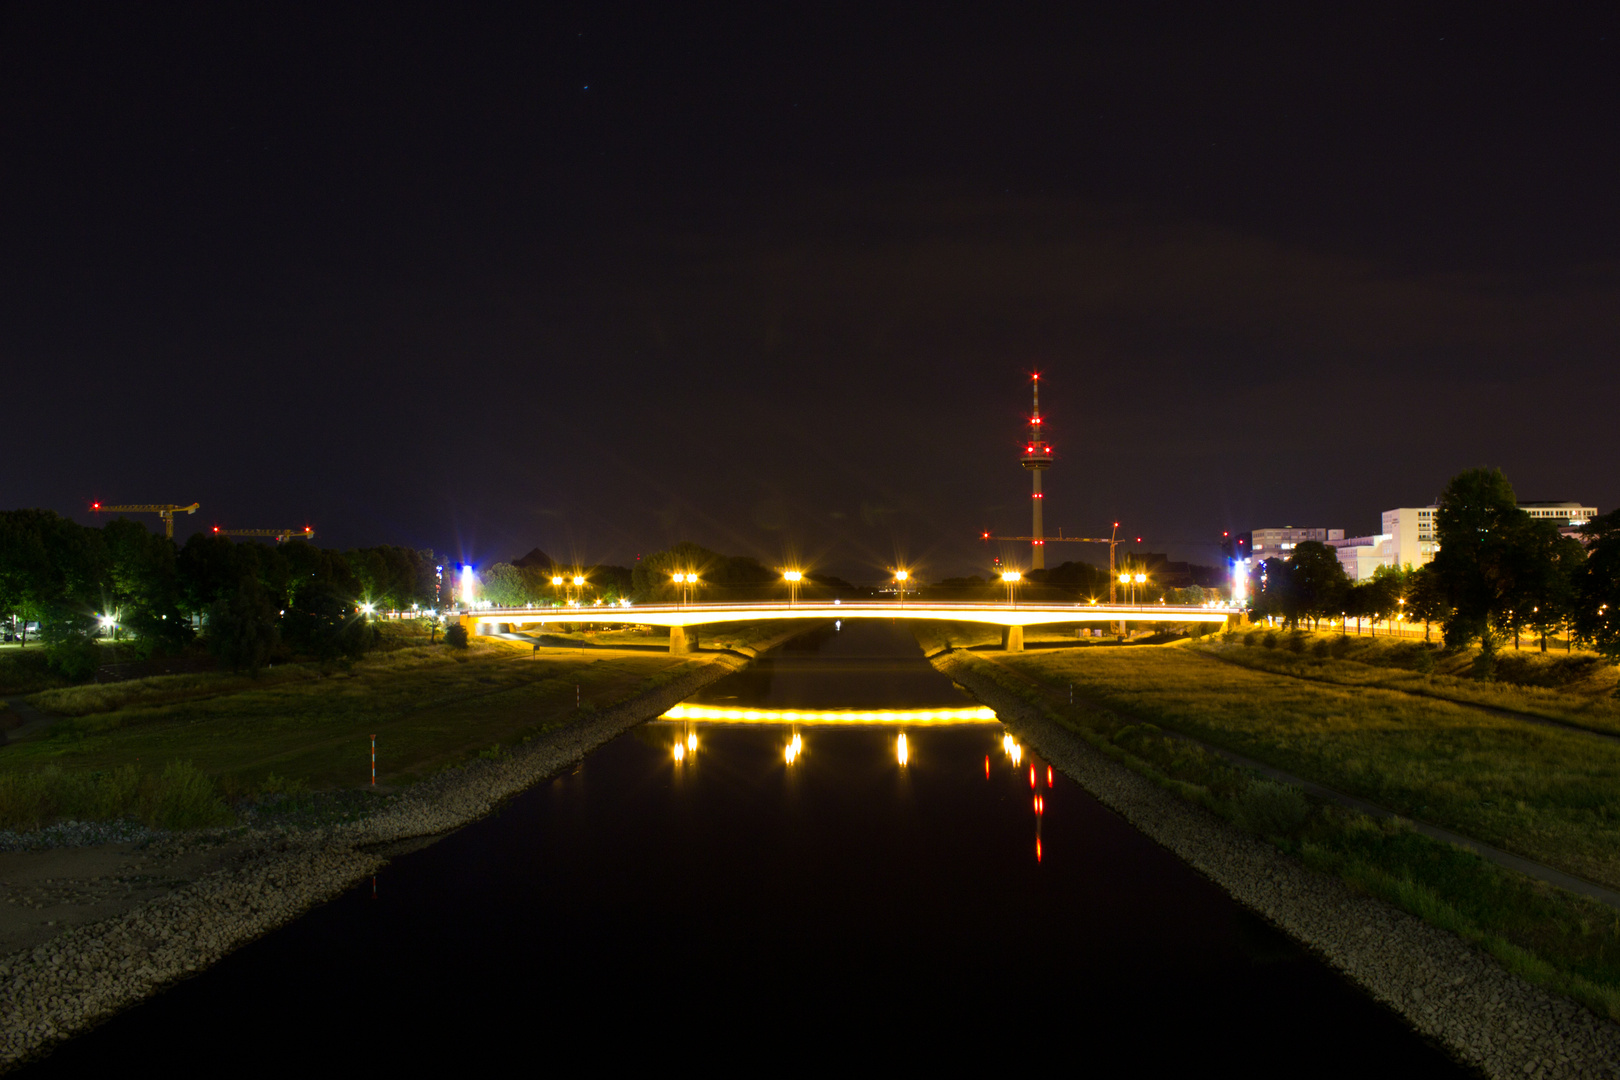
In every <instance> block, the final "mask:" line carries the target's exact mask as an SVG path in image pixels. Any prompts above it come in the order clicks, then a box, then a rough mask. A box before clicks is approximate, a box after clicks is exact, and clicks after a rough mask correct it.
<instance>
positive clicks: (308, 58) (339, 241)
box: [0, 2, 1620, 578]
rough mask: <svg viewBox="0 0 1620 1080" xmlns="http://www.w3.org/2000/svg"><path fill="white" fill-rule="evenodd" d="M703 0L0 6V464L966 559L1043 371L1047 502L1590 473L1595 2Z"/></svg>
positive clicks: (19, 492) (1325, 519)
mask: <svg viewBox="0 0 1620 1080" xmlns="http://www.w3.org/2000/svg"><path fill="white" fill-rule="evenodd" d="M520 7H527V8H528V9H529V12H528V14H526V15H522V14H519V15H514V14H512V11H511V9H515V8H520ZM681 7H682V5H673V4H653V5H647V6H634V5H629V4H604V5H585V4H579V5H568V4H547V5H527V6H524V5H490V6H487V7H483V8H480V7H478V6H475V5H452V4H434V5H429V4H396V5H389V6H387V7H379V8H375V9H353V8H351V9H344V10H341V11H338V10H330V9H335V8H336V5H317V6H314V7H311V8H308V9H305V10H302V11H300V10H299V9H297V8H296V7H294V6H292V5H289V4H266V5H258V6H254V5H246V4H243V5H234V4H233V5H219V4H211V3H199V4H193V5H165V6H156V5H146V4H136V3H130V4H116V5H115V4H108V5H105V6H101V7H81V6H75V5H70V4H62V3H12V4H7V5H5V6H4V7H3V8H0V275H3V276H0V365H3V368H4V379H3V382H0V387H3V389H0V395H3V400H4V404H5V408H4V416H5V425H4V436H3V442H4V445H5V453H4V455H3V459H0V460H3V462H4V463H3V464H0V506H4V507H7V508H9V507H16V506H44V507H49V508H52V509H55V510H58V511H60V512H63V513H67V514H71V515H73V516H75V517H77V518H79V519H80V520H85V521H88V520H91V518H90V516H89V515H88V514H87V513H86V510H85V508H86V507H87V506H88V504H89V502H90V501H91V500H92V499H100V500H103V501H107V502H124V501H129V502H148V501H155V502H168V501H175V502H182V503H186V502H192V501H199V502H201V503H202V510H201V511H200V512H199V513H198V514H197V515H196V516H195V517H193V518H190V519H188V520H187V521H186V522H185V524H184V526H183V528H182V530H181V536H182V537H183V536H184V535H185V534H186V533H187V531H189V530H194V529H202V528H206V527H208V526H209V525H212V524H220V525H225V526H277V527H279V526H284V525H303V524H306V523H308V524H312V525H314V526H315V528H316V529H317V531H318V533H319V536H318V539H319V540H320V541H321V542H322V543H330V544H333V545H337V546H352V545H361V544H371V543H402V544H409V545H412V546H433V547H435V548H437V549H439V550H441V551H444V552H446V553H448V554H450V555H451V556H459V557H462V558H466V559H468V560H470V561H474V562H476V563H479V564H484V563H488V562H491V561H495V560H497V559H501V558H510V557H513V556H515V555H518V554H521V553H522V552H524V551H526V550H528V549H529V548H530V547H533V546H535V545H539V546H541V547H543V548H544V549H545V550H546V551H548V552H550V553H551V554H553V555H556V556H563V557H568V556H572V557H575V558H579V559H582V560H586V561H607V562H620V563H627V562H630V561H631V560H633V559H634V557H635V555H636V553H638V552H646V551H650V550H655V549H657V548H659V547H662V546H664V545H666V544H668V543H670V542H673V541H675V540H679V539H692V540H696V541H698V542H699V543H703V544H706V545H708V546H711V547H715V548H718V549H720V550H723V551H728V552H741V553H749V554H755V555H758V556H760V557H761V558H763V559H765V560H767V561H768V562H772V563H777V564H780V563H781V562H784V561H800V560H804V561H808V562H811V563H813V564H815V565H817V566H818V567H821V568H825V569H828V570H831V571H833V572H837V573H843V574H844V575H846V576H851V577H868V578H870V577H876V576H878V575H879V574H881V573H882V571H883V569H884V567H886V566H892V565H893V564H894V562H895V560H896V559H897V558H899V559H903V560H905V561H907V562H910V563H912V564H913V565H915V566H917V567H918V568H919V569H920V570H921V572H922V573H923V574H925V575H928V576H941V575H944V574H947V573H963V572H969V571H972V570H974V569H975V568H977V567H981V566H982V565H983V564H984V563H985V561H986V559H987V555H986V551H985V548H984V547H983V546H982V545H980V544H979V543H977V542H976V541H975V540H974V539H973V538H974V537H976V536H977V535H978V534H979V533H980V532H981V531H982V530H984V529H992V530H996V531H999V532H1002V533H1006V534H1016V533H1024V532H1027V531H1028V528H1029V512H1028V506H1029V497H1028V493H1029V481H1028V476H1027V474H1026V473H1025V472H1024V471H1023V470H1022V469H1020V468H1019V466H1018V452H1019V449H1020V443H1021V439H1022V430H1023V428H1022V423H1023V418H1024V415H1025V413H1026V411H1027V408H1028V373H1029V372H1030V371H1031V370H1033V369H1036V368H1038V369H1040V370H1041V371H1042V372H1043V386H1044V388H1045V393H1044V395H1043V398H1042V401H1043V406H1044V408H1045V412H1046V414H1047V416H1048V418H1049V419H1048V425H1047V429H1048V434H1049V437H1050V438H1051V440H1052V443H1053V445H1054V446H1055V448H1056V450H1057V456H1058V460H1057V463H1056V464H1055V466H1054V467H1053V468H1052V470H1051V471H1050V472H1049V473H1047V475H1046V488H1047V492H1048V497H1047V499H1046V515H1047V516H1046V520H1047V525H1048V528H1049V530H1055V529H1056V528H1057V527H1059V526H1061V527H1063V528H1064V529H1065V531H1067V532H1069V533H1070V534H1073V533H1076V532H1079V533H1083V534H1087V535H1097V534H1098V533H1099V531H1101V532H1103V533H1104V534H1106V530H1107V527H1108V524H1109V523H1110V522H1112V521H1114V520H1116V519H1117V520H1120V521H1122V522H1124V523H1125V529H1126V531H1128V532H1129V533H1131V534H1132V535H1141V536H1143V537H1144V538H1145V541H1146V542H1145V543H1144V544H1143V545H1142V546H1143V547H1144V548H1146V549H1149V550H1170V551H1172V552H1174V553H1176V554H1177V555H1179V556H1181V557H1192V558H1195V559H1199V558H1201V559H1204V560H1205V561H1214V560H1215V557H1216V554H1217V553H1216V552H1215V551H1214V550H1213V549H1212V548H1210V547H1208V546H1199V543H1200V542H1203V541H1208V540H1210V539H1211V538H1218V537H1219V535H1220V533H1221V531H1222V530H1224V529H1232V530H1240V529H1249V528H1254V527H1259V526H1265V525H1279V524H1298V525H1304V524H1312V525H1327V526H1332V527H1343V528H1346V529H1348V530H1350V532H1351V533H1352V534H1355V533H1364V532H1372V531H1376V528H1377V524H1378V514H1379V512H1380V511H1381V510H1384V509H1388V508H1391V507H1395V506H1410V505H1413V504H1422V503H1425V502H1428V501H1429V500H1430V499H1431V498H1433V497H1434V496H1435V495H1436V494H1437V493H1438V492H1439V491H1440V489H1441V488H1442V487H1443V486H1444V484H1445V482H1446V480H1447V479H1448V477H1450V476H1451V475H1452V474H1453V473H1455V472H1456V471H1458V470H1459V469H1462V468H1465V467H1468V466H1472V465H1480V464H1490V465H1498V466H1500V467H1502V468H1503V469H1504V470H1505V471H1506V472H1507V474H1508V476H1509V478H1510V479H1511V480H1512V481H1513V482H1514V484H1515V486H1516V487H1517V488H1518V490H1519V493H1520V495H1521V497H1524V498H1542V499H1554V498H1576V499H1582V500H1586V501H1588V502H1589V503H1596V504H1597V505H1598V506H1599V507H1600V509H1603V510H1608V509H1612V508H1614V507H1615V506H1616V505H1620V470H1617V469H1616V467H1615V465H1616V461H1617V458H1620V454H1617V451H1620V436H1617V434H1616V425H1615V415H1616V412H1617V409H1616V403H1615V396H1616V390H1617V389H1620V374H1617V373H1616V368H1615V358H1616V355H1617V349H1620V262H1617V242H1620V198H1617V192H1620V183H1617V180H1620V177H1617V176H1616V171H1617V169H1616V165H1617V161H1620V153H1617V149H1616V146H1617V141H1616V140H1617V133H1620V65H1617V62H1616V60H1617V56H1616V42H1617V40H1620V39H1617V32H1620V18H1617V16H1616V15H1615V14H1614V13H1613V9H1611V10H1610V11H1609V12H1608V13H1604V12H1601V11H1600V10H1599V5H1590V6H1588V7H1585V8H1580V9H1577V8H1576V7H1574V6H1570V7H1562V8H1556V9H1552V10H1553V11H1554V13H1553V14H1550V15H1549V14H1541V13H1538V12H1536V11H1534V10H1532V6H1531V5H1512V6H1508V5H1495V4H1482V3H1467V4H1459V5H1455V6H1453V7H1449V8H1446V7H1433V6H1430V7H1425V6H1422V5H1414V4H1406V3H1403V4H1395V5H1387V6H1383V5H1366V4H1357V5H1343V6H1340V7H1338V8H1336V9H1334V10H1333V11H1328V10H1326V9H1325V8H1324V6H1322V5H1314V4H1294V5H1287V6H1279V7H1276V8H1270V9H1264V8H1258V7H1254V8H1247V7H1234V6H1228V5H1208V4H1204V5H1188V6H1180V5H1169V4H1158V3H1149V2H1143V3H1133V4H1127V5H1090V6H1088V5H1077V4H1054V5H1051V6H1047V7H1026V8H1020V9H1018V10H1017V11H1012V10H1005V11H1003V10H1000V9H1002V8H1003V7H1004V5H988V4H971V5H969V4H963V5H946V4H938V3H934V4H926V5H919V6H916V7H898V6H888V5H874V4H871V3H865V4H859V5H851V6H848V7H842V8H840V7H837V6H834V5H831V4H815V5H809V6H805V7H803V8H799V9H788V8H785V7H783V6H781V5H772V4H758V3H754V4H748V5H743V6H740V7H739V8H738V9H737V10H735V11H732V12H730V13H726V12H725V11H724V10H723V9H721V8H718V7H704V8H703V9H702V11H703V14H701V15H698V14H693V13H692V11H691V10H687V11H682V10H680V8H681ZM1560 12H1561V14H1560ZM154 527H155V522H154ZM1052 554H1053V555H1059V549H1053V550H1052ZM1076 556H1079V557H1090V558H1093V559H1095V558H1099V557H1101V558H1106V553H1105V549H1092V548H1081V547H1076V548H1071V549H1069V550H1068V551H1066V552H1063V553H1062V556H1060V557H1076ZM1053 561H1056V560H1055V559H1054V560H1053Z"/></svg>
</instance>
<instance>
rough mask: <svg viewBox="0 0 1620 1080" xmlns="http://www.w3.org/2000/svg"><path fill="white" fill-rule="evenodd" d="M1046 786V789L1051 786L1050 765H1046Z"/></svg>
mask: <svg viewBox="0 0 1620 1080" xmlns="http://www.w3.org/2000/svg"><path fill="white" fill-rule="evenodd" d="M986 760H988V759H986ZM1046 786H1047V787H1051V786H1052V766H1050V765H1048V766H1047V767H1046Z"/></svg>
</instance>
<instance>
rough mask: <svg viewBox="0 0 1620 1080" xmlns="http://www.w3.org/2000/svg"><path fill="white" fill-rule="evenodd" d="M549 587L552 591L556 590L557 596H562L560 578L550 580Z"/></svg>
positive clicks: (561, 581)
mask: <svg viewBox="0 0 1620 1080" xmlns="http://www.w3.org/2000/svg"><path fill="white" fill-rule="evenodd" d="M551 587H552V588H553V589H554V590H556V595H557V596H561V595H562V587H563V579H562V578H560V577H553V578H552V579H551Z"/></svg>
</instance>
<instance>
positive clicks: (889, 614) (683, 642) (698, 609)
mask: <svg viewBox="0 0 1620 1080" xmlns="http://www.w3.org/2000/svg"><path fill="white" fill-rule="evenodd" d="M459 617H460V620H461V624H462V625H463V626H465V627H466V628H467V632H468V633H472V634H485V635H488V634H500V633H510V632H511V631H512V630H513V629H514V628H516V627H522V626H548V625H554V624H557V623H598V624H603V623H605V624H610V625H611V624H618V625H623V626H667V627H668V628H669V651H670V652H671V653H673V654H675V655H677V656H680V655H685V654H687V653H689V652H691V651H692V641H693V635H690V634H689V633H688V628H690V627H697V626H712V625H715V624H718V623H737V622H764V621H766V620H769V619H936V620H941V621H945V622H971V623H987V624H990V625H993V626H1000V627H1001V628H1002V632H1001V644H1002V647H1003V648H1005V649H1006V650H1007V651H1008V652H1022V651H1023V649H1024V628H1025V627H1029V626H1057V625H1064V624H1072V623H1117V622H1161V623H1163V622H1168V623H1214V624H1217V625H1219V624H1226V625H1237V624H1238V623H1239V622H1240V621H1241V619H1242V612H1239V611H1234V610H1232V609H1230V608H1208V607H1178V606H1174V605H1169V604H1140V605H1134V604H1133V605H1127V604H999V603H934V602H927V601H924V602H909V603H901V602H900V601H897V600H887V601H875V602H872V601H867V602H856V603H848V604H846V603H843V602H842V601H836V600H835V601H799V602H797V603H792V602H789V603H782V602H780V601H764V602H755V603H744V604H647V605H638V606H635V607H623V606H620V607H614V606H610V605H607V604H600V605H593V606H589V607H544V608H527V607H523V608H480V609H478V610H477V611H467V612H461V613H460V616H459Z"/></svg>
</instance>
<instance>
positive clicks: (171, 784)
mask: <svg viewBox="0 0 1620 1080" xmlns="http://www.w3.org/2000/svg"><path fill="white" fill-rule="evenodd" d="M141 817H142V818H144V819H145V820H146V823H147V824H148V825H155V826H157V827H159V828H164V829H190V828H196V827H197V826H199V825H223V824H225V823H226V822H229V821H230V820H231V811H230V808H229V807H227V806H226V805H225V802H224V800H223V799H221V798H220V797H219V793H218V792H217V791H215V790H214V783H213V781H211V780H209V779H208V777H207V776H205V775H204V774H203V773H202V771H201V770H199V769H198V768H197V767H196V766H195V765H193V764H192V763H191V762H189V761H171V762H170V763H169V764H167V765H165V766H164V767H163V772H162V773H160V774H159V775H158V776H156V777H148V778H147V782H146V783H144V784H142V785H141Z"/></svg>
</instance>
